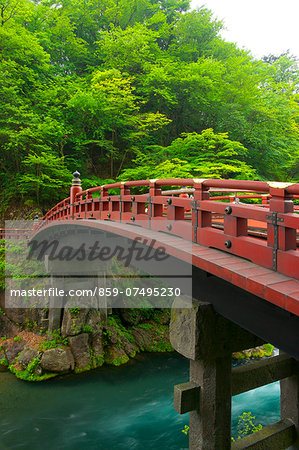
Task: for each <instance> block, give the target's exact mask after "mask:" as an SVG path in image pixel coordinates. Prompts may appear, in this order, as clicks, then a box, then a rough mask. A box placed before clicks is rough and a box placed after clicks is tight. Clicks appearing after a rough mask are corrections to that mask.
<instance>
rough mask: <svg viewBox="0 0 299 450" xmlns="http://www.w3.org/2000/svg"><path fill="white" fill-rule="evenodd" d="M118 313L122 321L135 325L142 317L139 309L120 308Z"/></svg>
mask: <svg viewBox="0 0 299 450" xmlns="http://www.w3.org/2000/svg"><path fill="white" fill-rule="evenodd" d="M118 314H119V315H120V317H121V319H122V321H123V322H124V323H126V324H128V325H137V324H138V323H139V322H141V319H142V317H141V313H140V310H139V309H131V308H121V309H119V312H118Z"/></svg>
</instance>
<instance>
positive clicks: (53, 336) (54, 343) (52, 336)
mask: <svg viewBox="0 0 299 450" xmlns="http://www.w3.org/2000/svg"><path fill="white" fill-rule="evenodd" d="M65 345H68V340H67V337H62V336H61V332H60V330H54V331H52V332H51V333H50V332H47V340H46V341H43V342H42V343H41V344H38V346H39V349H40V350H49V349H50V348H56V347H59V348H63V346H65Z"/></svg>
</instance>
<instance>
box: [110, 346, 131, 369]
mask: <svg viewBox="0 0 299 450" xmlns="http://www.w3.org/2000/svg"><path fill="white" fill-rule="evenodd" d="M129 359H130V358H129V357H128V355H127V354H126V352H125V351H124V350H123V349H122V348H119V347H117V346H116V345H112V346H110V347H108V348H107V350H106V351H105V363H106V364H111V365H114V366H120V365H121V364H125V363H126V362H128V361H129Z"/></svg>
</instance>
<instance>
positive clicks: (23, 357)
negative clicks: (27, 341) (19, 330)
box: [18, 347, 40, 368]
mask: <svg viewBox="0 0 299 450" xmlns="http://www.w3.org/2000/svg"><path fill="white" fill-rule="evenodd" d="M39 356H40V352H39V351H38V350H36V349H35V348H31V347H25V348H24V350H22V351H21V353H20V354H19V358H18V361H19V363H20V364H21V365H22V366H23V367H24V368H25V367H27V366H28V364H29V363H31V361H33V360H34V359H35V358H39Z"/></svg>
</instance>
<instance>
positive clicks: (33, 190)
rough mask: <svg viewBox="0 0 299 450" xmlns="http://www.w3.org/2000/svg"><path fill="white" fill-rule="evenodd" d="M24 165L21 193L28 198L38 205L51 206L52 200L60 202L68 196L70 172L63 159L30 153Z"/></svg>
mask: <svg viewBox="0 0 299 450" xmlns="http://www.w3.org/2000/svg"><path fill="white" fill-rule="evenodd" d="M22 164H23V165H24V166H25V167H26V172H25V173H24V174H23V175H20V176H19V178H18V181H19V183H20V191H21V192H22V194H24V195H25V196H26V197H27V198H28V197H30V198H32V197H33V198H34V197H35V200H36V202H37V204H38V205H40V204H47V203H48V204H49V202H50V200H51V202H52V201H54V202H55V201H56V202H58V201H59V200H60V199H61V198H62V197H64V196H66V195H67V191H68V190H67V186H68V184H69V183H70V179H71V176H70V172H69V170H67V168H66V167H65V165H64V161H63V158H59V157H56V156H54V155H53V154H50V153H45V152H41V153H40V155H38V154H36V153H30V154H29V155H28V156H27V157H26V158H24V160H23V162H22Z"/></svg>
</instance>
